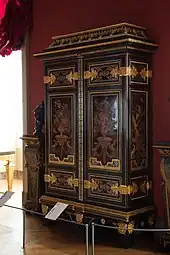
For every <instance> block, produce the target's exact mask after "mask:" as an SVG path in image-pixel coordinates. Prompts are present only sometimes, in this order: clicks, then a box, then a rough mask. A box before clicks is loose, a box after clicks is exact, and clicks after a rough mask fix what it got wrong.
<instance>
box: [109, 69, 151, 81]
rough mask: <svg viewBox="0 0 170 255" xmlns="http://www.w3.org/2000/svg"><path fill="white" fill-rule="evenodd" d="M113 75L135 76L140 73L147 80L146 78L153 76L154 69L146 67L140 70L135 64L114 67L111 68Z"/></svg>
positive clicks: (115, 76) (114, 76)
mask: <svg viewBox="0 0 170 255" xmlns="http://www.w3.org/2000/svg"><path fill="white" fill-rule="evenodd" d="M111 75H112V77H113V78H117V77H118V76H131V77H132V78H135V77H136V76H137V75H139V76H141V77H142V78H143V79H144V80H145V79H146V78H151V77H152V71H151V70H147V69H146V68H143V69H141V70H138V69H137V68H136V67H135V66H132V67H130V66H129V67H120V68H118V67H114V68H113V69H112V70H111Z"/></svg>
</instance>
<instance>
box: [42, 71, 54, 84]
mask: <svg viewBox="0 0 170 255" xmlns="http://www.w3.org/2000/svg"><path fill="white" fill-rule="evenodd" d="M55 81H56V76H55V75H54V74H52V73H50V75H48V76H44V84H50V85H52V84H54V83H55Z"/></svg>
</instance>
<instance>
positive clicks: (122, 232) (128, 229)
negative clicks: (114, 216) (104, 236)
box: [118, 221, 135, 249]
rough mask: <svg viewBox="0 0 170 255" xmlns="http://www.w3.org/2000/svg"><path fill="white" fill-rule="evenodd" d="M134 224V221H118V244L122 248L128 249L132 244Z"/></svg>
mask: <svg viewBox="0 0 170 255" xmlns="http://www.w3.org/2000/svg"><path fill="white" fill-rule="evenodd" d="M134 226H135V222H134V221H131V222H128V223H127V222H119V223H118V233H119V241H120V245H121V247H122V248H124V249H128V248H130V247H132V246H133V243H134Z"/></svg>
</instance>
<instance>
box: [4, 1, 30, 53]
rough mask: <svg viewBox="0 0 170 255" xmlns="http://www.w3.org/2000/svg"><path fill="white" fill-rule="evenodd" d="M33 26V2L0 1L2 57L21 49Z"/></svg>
mask: <svg viewBox="0 0 170 255" xmlns="http://www.w3.org/2000/svg"><path fill="white" fill-rule="evenodd" d="M31 25H32V0H0V55H1V56H6V55H10V54H11V52H12V51H14V50H19V49H21V48H22V46H23V44H24V39H25V35H26V33H27V32H28V30H29V28H30V27H31Z"/></svg>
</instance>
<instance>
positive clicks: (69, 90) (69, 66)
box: [45, 61, 78, 199]
mask: <svg viewBox="0 0 170 255" xmlns="http://www.w3.org/2000/svg"><path fill="white" fill-rule="evenodd" d="M46 74H48V77H52V79H53V80H52V82H51V83H49V84H47V87H46V134H47V135H46V175H45V181H46V194H50V195H53V196H56V197H65V198H68V197H71V198H75V199H76V198H77V197H78V171H77V140H76V135H77V124H76V123H77V103H76V102H77V84H78V77H76V74H77V62H76V61H70V62H69V61H67V62H59V63H54V64H50V65H49V64H48V65H47V67H46ZM73 76H74V77H73ZM48 77H47V78H46V79H48Z"/></svg>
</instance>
